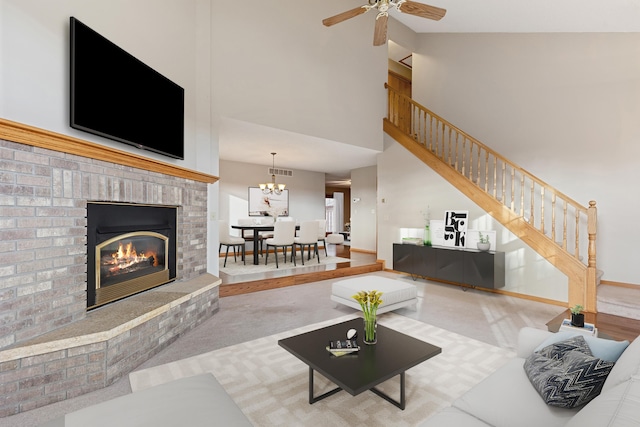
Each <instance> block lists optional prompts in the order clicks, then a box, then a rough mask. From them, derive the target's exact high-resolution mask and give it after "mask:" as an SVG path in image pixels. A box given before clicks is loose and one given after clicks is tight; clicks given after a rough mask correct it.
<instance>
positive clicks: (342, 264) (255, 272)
mask: <svg viewBox="0 0 640 427" xmlns="http://www.w3.org/2000/svg"><path fill="white" fill-rule="evenodd" d="M272 166H274V165H272ZM274 170H275V171H276V172H278V173H280V174H278V175H275V174H274V173H273V172H274ZM366 172H367V173H368V174H369V176H365V177H364V178H363V179H362V183H365V184H361V185H366V186H370V184H369V183H370V182H371V179H370V175H371V174H373V176H375V167H373V168H372V169H370V170H367V171H366ZM356 176H359V175H358V173H356ZM373 182H375V181H373ZM261 184H263V188H261ZM270 184H272V185H270ZM219 185H220V186H219V209H220V211H219V214H218V221H217V223H218V234H219V241H220V245H219V248H218V251H219V257H218V264H219V265H218V270H219V273H218V277H220V278H221V279H222V284H221V285H220V296H221V297H224V296H228V295H237V294H243V293H249V292H256V291H261V290H266V289H273V288H279V287H285V286H293V285H297V284H303V283H309V282H312V281H317V280H324V279H331V278H333V277H343V276H348V275H353V274H362V273H367V272H371V271H380V270H382V269H383V266H382V264H381V263H379V262H377V257H376V251H375V221H374V222H372V223H370V224H368V222H367V221H368V218H365V221H360V225H361V226H362V228H361V230H362V231H363V234H362V235H363V236H364V238H363V239H362V240H361V243H357V246H354V237H355V236H354V233H349V234H347V236H348V237H351V239H350V240H349V239H345V234H344V232H345V229H346V228H347V227H348V226H350V225H351V223H352V222H353V219H354V212H353V211H352V210H350V209H351V206H350V205H349V203H350V201H351V197H350V196H351V193H350V192H351V191H352V189H351V188H349V187H344V186H342V187H340V186H338V187H336V186H334V185H333V184H332V183H328V182H327V176H326V174H325V173H324V172H315V171H308V170H297V169H286V168H282V167H278V168H275V167H272V168H267V167H265V166H262V165H256V164H250V163H244V162H236V161H230V160H224V159H222V158H221V159H220V181H219ZM370 191H371V192H372V193H373V194H375V186H374V187H373V188H371V189H370ZM334 194H335V196H336V197H338V198H340V202H341V203H343V205H342V206H343V207H342V212H339V211H338V212H336V210H335V209H334V208H333V206H335V201H334V200H333V198H334ZM362 199H365V198H364V197H363V198H362ZM327 200H329V202H327ZM364 201H366V199H365V200H364ZM370 202H371V203H372V204H375V196H373V197H372V198H371V200H370ZM328 204H329V205H331V206H332V208H330V209H329V210H328V209H327V205H328ZM339 204H340V203H338V205H339ZM361 204H362V205H363V207H364V203H362V202H361ZM344 205H347V207H346V209H345V208H344ZM345 210H346V212H345ZM340 214H341V215H340ZM345 224H347V227H345ZM303 226H304V227H303ZM305 227H306V228H308V229H309V230H311V229H313V230H314V232H311V231H305V230H304V229H303V228H305ZM276 228H278V229H280V228H281V229H283V230H284V235H283V234H282V233H280V234H279V235H276V231H277V230H276ZM285 229H286V230H285ZM341 232H342V233H341ZM352 236H354V237H352ZM356 241H357V240H356ZM303 251H304V252H303ZM302 252H303V253H302ZM294 253H295V256H294Z"/></svg>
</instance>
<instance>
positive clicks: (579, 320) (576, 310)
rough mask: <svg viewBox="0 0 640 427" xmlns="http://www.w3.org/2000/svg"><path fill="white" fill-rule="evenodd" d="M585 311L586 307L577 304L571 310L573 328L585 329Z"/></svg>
mask: <svg viewBox="0 0 640 427" xmlns="http://www.w3.org/2000/svg"><path fill="white" fill-rule="evenodd" d="M583 309H584V307H582V306H581V305H580V304H576V305H574V306H573V307H571V308H570V309H569V310H571V326H575V327H577V328H584V313H583V312H582V310H583Z"/></svg>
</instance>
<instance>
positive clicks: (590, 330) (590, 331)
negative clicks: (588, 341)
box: [560, 319, 598, 337]
mask: <svg viewBox="0 0 640 427" xmlns="http://www.w3.org/2000/svg"><path fill="white" fill-rule="evenodd" d="M560 330H561V331H571V332H580V333H581V334H584V335H593V336H596V337H597V336H598V328H596V325H594V324H593V323H587V322H584V327H579V326H573V325H572V324H571V319H564V320H563V321H562V324H561V325H560Z"/></svg>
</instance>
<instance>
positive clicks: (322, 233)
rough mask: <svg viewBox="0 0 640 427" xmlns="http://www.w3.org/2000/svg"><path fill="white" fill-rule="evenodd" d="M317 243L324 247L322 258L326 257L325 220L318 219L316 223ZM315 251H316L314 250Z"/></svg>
mask: <svg viewBox="0 0 640 427" xmlns="http://www.w3.org/2000/svg"><path fill="white" fill-rule="evenodd" d="M317 222H318V241H319V242H322V245H323V246H324V256H325V257H326V256H327V220H326V219H319V220H318V221H317ZM316 250H317V249H316Z"/></svg>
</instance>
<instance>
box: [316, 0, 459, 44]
mask: <svg viewBox="0 0 640 427" xmlns="http://www.w3.org/2000/svg"><path fill="white" fill-rule="evenodd" d="M367 3H368V4H365V5H363V6H360V7H356V8H355V9H351V10H347V11H346V12H342V13H339V14H337V15H334V16H332V17H329V18H326V19H323V20H322V23H323V24H324V25H325V26H327V27H330V26H332V25H335V24H339V23H340V22H343V21H346V20H347V19H351V18H355V17H356V16H358V15H361V14H363V13H366V12H368V11H369V10H370V9H377V11H378V14H377V16H376V28H375V29H374V36H373V45H374V46H380V45H383V44H385V43H386V42H387V19H388V17H389V12H388V11H389V8H395V9H396V10H397V11H398V12H400V13H406V14H409V15H414V16H418V17H420V18H426V19H432V20H434V21H439V20H440V19H442V17H444V15H445V14H446V13H447V11H446V9H442V8H440V7H436V6H430V5H428V4H424V3H420V2H417V1H411V0H367Z"/></svg>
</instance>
